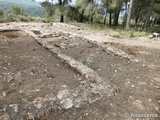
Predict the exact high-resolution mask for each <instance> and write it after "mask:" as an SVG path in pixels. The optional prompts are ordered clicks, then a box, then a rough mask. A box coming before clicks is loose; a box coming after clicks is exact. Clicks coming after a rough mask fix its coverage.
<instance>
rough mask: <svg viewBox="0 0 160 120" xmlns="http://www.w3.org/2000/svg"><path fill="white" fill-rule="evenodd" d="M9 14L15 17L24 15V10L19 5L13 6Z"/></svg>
mask: <svg viewBox="0 0 160 120" xmlns="http://www.w3.org/2000/svg"><path fill="white" fill-rule="evenodd" d="M9 12H10V13H13V14H14V15H24V12H23V10H22V8H20V7H19V6H17V5H13V6H12V8H11V9H10V10H9Z"/></svg>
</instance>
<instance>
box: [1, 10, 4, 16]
mask: <svg viewBox="0 0 160 120" xmlns="http://www.w3.org/2000/svg"><path fill="white" fill-rule="evenodd" d="M3 15H4V12H3V9H0V17H2V16H3Z"/></svg>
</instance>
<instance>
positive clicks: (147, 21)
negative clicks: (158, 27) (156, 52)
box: [143, 0, 155, 31]
mask: <svg viewBox="0 0 160 120" xmlns="http://www.w3.org/2000/svg"><path fill="white" fill-rule="evenodd" d="M154 2H155V0H151V4H150V7H149V9H148V13H147V18H146V20H145V23H144V26H143V31H147V30H148V26H149V23H150V17H151V15H152V11H153V7H154Z"/></svg>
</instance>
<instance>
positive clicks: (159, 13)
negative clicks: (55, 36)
mask: <svg viewBox="0 0 160 120" xmlns="http://www.w3.org/2000/svg"><path fill="white" fill-rule="evenodd" d="M33 1H34V0H33ZM70 2H71V0H58V2H57V4H53V3H50V2H49V1H48V0H46V1H45V2H42V3H41V6H42V7H43V8H44V11H45V14H44V11H41V10H42V8H41V9H40V10H39V9H38V8H37V7H36V8H32V9H31V7H29V6H27V7H26V6H25V7H22V8H21V7H19V6H15V5H12V6H10V7H9V8H7V7H8V6H7V5H4V4H3V5H1V3H0V6H3V7H2V8H3V9H0V22H7V21H25V22H28V21H33V20H36V19H35V18H33V17H30V16H39V17H41V16H43V15H44V16H45V20H43V21H44V22H53V21H60V22H75V24H76V25H78V26H79V25H81V26H84V27H88V28H91V29H93V30H98V31H99V30H103V31H112V30H115V31H118V32H119V33H121V34H122V35H127V36H129V37H134V36H145V35H147V34H148V33H149V32H160V1H159V0H101V4H100V3H97V2H96V1H95V0H77V1H76V4H75V5H70V4H69V3H70ZM129 3H130V5H128V4H129ZM127 6H130V7H129V8H128V7H127ZM122 8H123V12H125V13H124V17H123V19H119V15H120V12H121V10H122ZM127 9H128V10H127ZM27 11H28V12H27ZM80 23H82V24H80Z"/></svg>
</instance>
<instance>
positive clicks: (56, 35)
mask: <svg viewBox="0 0 160 120" xmlns="http://www.w3.org/2000/svg"><path fill="white" fill-rule="evenodd" d="M0 30H1V32H0V120H1V119H2V120H12V119H15V120H18V119H24V120H26V119H31V120H32V119H40V120H44V119H45V120H64V119H65V120H159V119H160V40H159V39H156V40H154V39H148V38H147V37H141V38H134V39H131V38H125V37H121V36H120V35H119V34H118V33H114V32H113V34H112V33H103V32H95V31H91V30H86V29H84V28H83V29H82V28H79V27H75V26H73V25H68V24H60V23H53V24H45V23H8V24H1V25H0ZM17 30H18V31H17ZM117 37H118V38H117ZM139 114H143V115H145V114H149V115H150V117H143V116H139ZM158 115H159V116H158Z"/></svg>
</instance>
